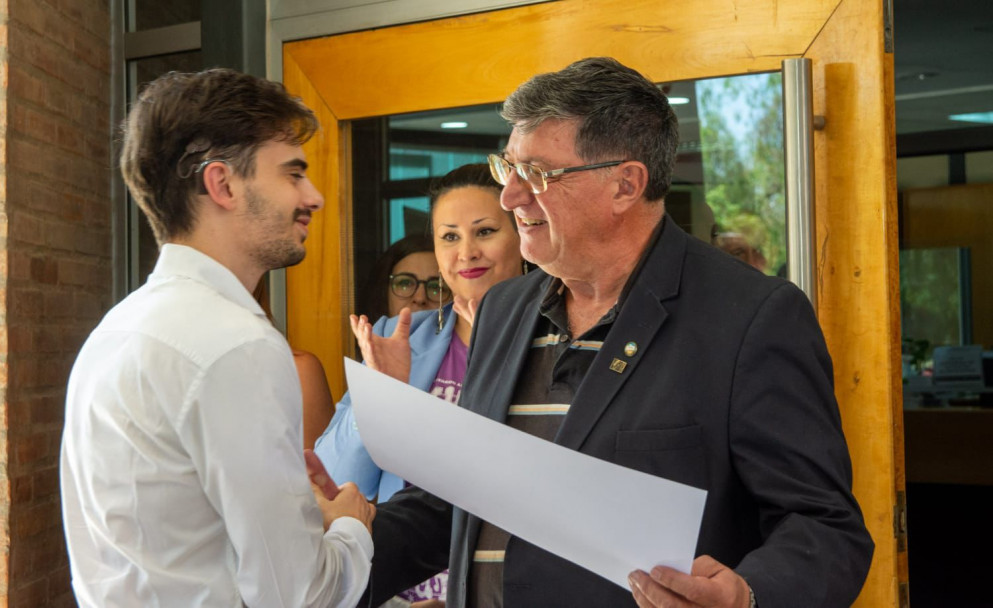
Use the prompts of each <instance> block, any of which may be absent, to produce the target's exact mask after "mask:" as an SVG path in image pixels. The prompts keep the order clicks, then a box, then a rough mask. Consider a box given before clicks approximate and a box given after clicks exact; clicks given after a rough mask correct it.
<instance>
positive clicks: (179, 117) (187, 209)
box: [121, 68, 319, 245]
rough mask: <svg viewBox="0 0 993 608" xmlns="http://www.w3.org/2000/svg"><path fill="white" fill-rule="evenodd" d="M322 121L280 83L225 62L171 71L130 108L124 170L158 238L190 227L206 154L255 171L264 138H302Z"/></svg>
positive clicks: (244, 171)
mask: <svg viewBox="0 0 993 608" xmlns="http://www.w3.org/2000/svg"><path fill="white" fill-rule="evenodd" d="M318 127H319V125H318V122H317V118H316V117H315V116H314V113H313V112H311V110H310V109H309V108H308V107H307V106H305V105H303V103H302V102H301V101H300V100H299V99H296V98H294V97H291V96H290V95H289V94H287V92H286V89H285V88H283V85H282V84H280V83H278V82H272V81H269V80H263V79H261V78H256V77H254V76H249V75H248V74H242V73H241V72H236V71H234V70H229V69H223V68H217V69H212V70H206V71H203V72H196V73H180V72H171V73H169V74H166V75H164V76H162V77H160V78H158V79H156V80H155V81H153V82H152V83H150V84H149V85H148V86H147V87H145V89H144V90H143V91H142V92H141V94H140V95H139V96H138V99H137V101H135V104H134V106H133V107H132V108H131V112H130V113H129V114H128V118H127V120H126V121H125V123H124V125H123V131H124V146H123V149H122V151H121V173H122V174H123V176H124V181H125V183H126V184H127V186H128V189H129V190H130V191H131V195H132V196H134V198H135V201H136V202H137V203H138V207H140V208H141V210H142V211H143V212H144V213H145V216H146V217H147V218H148V222H149V224H151V226H152V231H153V232H154V233H155V239H156V240H157V241H158V242H159V244H160V245H161V244H162V243H164V242H166V241H168V240H169V239H171V238H174V237H176V236H180V235H183V234H186V233H188V232H189V231H190V229H191V228H192V227H193V221H194V219H195V217H194V216H195V211H194V207H193V203H192V199H193V196H194V195H195V194H197V192H199V189H200V169H202V167H201V166H200V165H201V163H202V162H203V161H205V160H208V159H211V160H225V161H227V162H228V164H229V165H230V166H231V168H232V170H233V171H234V172H235V174H237V175H240V176H242V177H252V175H253V174H254V168H255V166H254V161H255V151H256V150H257V149H258V147H259V146H260V145H261V144H263V143H265V142H268V141H273V140H276V141H285V142H287V143H292V144H295V145H300V144H303V143H304V142H306V141H307V140H308V139H310V137H311V136H312V135H313V134H314V133H315V132H316V131H317V129H318Z"/></svg>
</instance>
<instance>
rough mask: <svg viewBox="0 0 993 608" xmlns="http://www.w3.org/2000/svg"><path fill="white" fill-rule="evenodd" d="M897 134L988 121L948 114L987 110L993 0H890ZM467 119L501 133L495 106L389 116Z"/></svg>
mask: <svg viewBox="0 0 993 608" xmlns="http://www.w3.org/2000/svg"><path fill="white" fill-rule="evenodd" d="M893 5H894V7H893V12H894V46H895V53H894V63H895V92H896V122H897V125H896V126H897V134H900V135H903V134H909V133H922V132H929V131H947V130H951V129H961V128H966V127H981V126H987V127H988V126H990V125H989V123H986V124H983V123H975V122H960V121H954V120H950V119H949V118H948V117H949V115H952V114H965V113H978V112H988V113H993V0H953V1H950V2H940V3H939V2H937V1H936V0H893ZM667 92H668V94H669V96H670V97H673V96H677V95H678V96H684V97H688V98H689V99H690V103H689V104H687V105H682V106H675V109H676V114H677V116H678V117H679V121H680V131H681V136H682V137H681V140H682V141H683V142H684V143H685V144H689V145H690V146H692V142H695V141H696V140H697V139H698V138H697V135H696V100H695V92H694V87H693V84H692V83H690V82H681V83H671V84H669V85H668V91H667ZM448 120H462V121H465V122H468V123H469V126H468V127H467V128H465V129H461V130H460V131H459V132H461V133H476V134H479V133H485V134H496V135H500V134H506V133H508V132H509V129H508V128H507V125H506V123H505V122H504V121H503V119H501V118H500V116H499V114H498V113H497V110H496V106H483V107H476V108H465V109H460V110H443V111H436V112H423V113H419V114H412V115H407V116H399V117H394V118H393V119H391V123H390V124H391V127H392V128H394V129H410V130H417V131H441V130H442V129H441V128H440V124H441V122H444V121H448Z"/></svg>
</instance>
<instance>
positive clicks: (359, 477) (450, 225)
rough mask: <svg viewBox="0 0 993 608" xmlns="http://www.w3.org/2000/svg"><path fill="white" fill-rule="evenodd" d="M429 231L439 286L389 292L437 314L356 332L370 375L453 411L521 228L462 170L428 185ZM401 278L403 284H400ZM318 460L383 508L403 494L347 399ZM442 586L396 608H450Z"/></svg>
mask: <svg viewBox="0 0 993 608" xmlns="http://www.w3.org/2000/svg"><path fill="white" fill-rule="evenodd" d="M431 225H432V232H433V242H434V257H435V259H436V260H437V268H438V269H439V270H440V281H439V282H437V283H436V282H434V281H432V280H431V278H427V279H424V278H422V277H420V276H418V277H410V276H403V275H402V274H401V273H399V272H393V274H392V276H393V279H391V282H390V286H391V287H390V289H391V293H393V294H395V295H396V294H397V292H398V291H399V292H400V294H399V295H401V296H402V295H403V294H406V293H412V292H413V291H418V292H420V291H421V290H422V288H423V290H424V291H425V292H426V297H427V298H428V299H429V300H431V301H433V302H434V303H435V305H436V306H437V308H436V309H434V310H432V311H430V312H425V311H422V312H414V313H413V314H412V313H411V311H410V310H408V309H406V308H405V309H403V310H402V311H401V312H400V313H399V315H398V316H395V317H391V318H389V319H387V318H382V319H380V320H379V321H378V322H376V323H375V325H373V324H371V323H370V322H369V319H368V317H366V316H365V315H363V316H361V317H356V316H354V315H353V316H352V319H351V320H352V331H353V332H354V333H355V336H356V338H357V339H358V342H359V347H360V348H361V349H362V356H363V359H364V361H365V363H366V365H368V366H369V367H372V368H373V369H377V370H379V371H382V372H384V373H387V374H389V375H391V376H393V377H395V378H398V379H400V380H404V381H407V382H409V383H410V384H411V385H413V386H416V387H418V388H420V389H422V390H424V391H427V392H430V393H432V394H433V395H435V396H437V397H439V398H442V399H445V400H446V401H450V402H452V403H455V402H457V401H458V397H459V393H460V391H461V388H462V378H463V376H464V375H465V370H466V353H467V350H468V345H469V337H470V334H471V332H472V314H473V313H474V311H475V309H476V305H477V304H478V303H479V302H480V300H482V298H483V296H484V295H485V294H486V292H487V291H488V290H489V288H490V287H492V286H493V285H495V284H496V283H498V282H500V281H503V280H505V279H509V278H511V277H515V276H519V275H520V274H522V272H523V269H524V265H523V259H522V258H521V253H520V237H519V236H518V235H517V229H516V225H515V223H514V221H513V220H512V218H511V217H510V215H509V213H507V212H506V211H504V210H503V209H502V208H501V207H500V185H499V184H498V183H496V182H495V181H494V180H493V177H492V175H491V173H490V169H489V167H488V166H487V165H485V164H477V165H465V166H463V167H460V168H458V169H455V170H453V171H451V172H450V173H448V174H447V175H445V176H444V177H442V178H439V179H438V180H437V181H436V182H435V183H434V184H433V185H432V188H431ZM398 276H400V277H401V278H402V279H403V280H402V281H399V282H398V281H397V277H398ZM449 293H451V294H453V295H454V298H455V303H454V305H453V304H448V305H442V303H443V302H445V301H446V300H447V299H448V296H449ZM386 336H389V337H388V338H387V337H386ZM411 432H412V433H416V432H417V431H416V429H411ZM314 451H315V452H316V453H317V455H318V456H319V457H320V458H321V460H322V461H323V462H324V465H325V467H326V468H327V470H328V473H330V475H331V477H332V479H334V480H335V481H336V482H344V481H352V482H354V483H355V484H356V485H357V486H358V487H359V490H360V491H361V492H362V493H363V494H365V495H366V496H367V497H368V498H370V499H372V498H375V497H378V500H379V501H380V502H383V501H386V500H388V499H389V498H390V496H392V495H393V493H394V492H396V491H397V490H400V489H402V488H403V487H404V485H405V484H404V481H403V480H402V479H400V478H399V477H397V476H396V475H394V474H392V473H390V472H389V471H383V470H381V469H379V467H377V466H376V465H375V463H373V461H372V459H371V458H370V457H369V453H368V452H367V451H366V450H365V447H364V446H363V445H362V440H361V438H360V437H359V435H358V430H357V429H356V426H355V421H354V417H353V413H352V408H351V400H350V399H349V396H348V394H346V395H345V397H344V398H343V399H342V401H341V402H340V403H339V404H338V409H337V412H336V413H335V416H334V419H333V420H332V421H331V424H330V425H329V426H328V429H327V430H326V431H325V432H324V435H323V436H321V438H320V439H318V441H317V445H316V447H315V448H314ZM445 580H446V577H445V576H444V575H442V576H438V577H435V578H433V579H431V580H429V581H425V582H424V583H422V584H421V585H419V586H418V587H415V588H413V589H411V590H409V591H407V592H405V593H404V594H402V595H401V596H399V597H402V598H403V600H398V601H397V603H396V604H395V605H398V606H400V605H405V603H404V602H408V601H415V602H417V601H420V600H432V599H437V598H441V599H444V597H445V588H444V586H445ZM415 605H416V604H415ZM423 605H424V606H429V605H432V604H423Z"/></svg>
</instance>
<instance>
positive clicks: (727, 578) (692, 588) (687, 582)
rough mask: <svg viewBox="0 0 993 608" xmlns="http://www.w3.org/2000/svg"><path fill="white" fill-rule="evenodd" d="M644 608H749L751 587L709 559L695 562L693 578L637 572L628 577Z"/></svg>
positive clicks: (675, 573) (658, 568)
mask: <svg viewBox="0 0 993 608" xmlns="http://www.w3.org/2000/svg"><path fill="white" fill-rule="evenodd" d="M628 583H629V584H630V585H631V592H632V593H633V594H634V599H635V601H636V602H638V606H640V607H641V608H696V607H698V606H699V607H701V608H703V607H706V608H748V603H749V591H748V583H746V582H745V579H743V578H741V577H740V576H738V574H737V573H736V572H735V571H734V570H732V569H730V568H728V567H727V566H725V565H724V564H722V563H720V562H718V561H717V560H715V559H714V558H712V557H710V556H709V555H701V556H700V557H698V558H696V559H695V560H693V568H692V571H691V574H684V573H682V572H679V571H678V570H673V569H672V568H666V567H664V566H656V567H655V568H652V573H651V574H650V575H649V574H648V573H646V572H643V571H641V570H635V571H634V572H632V573H631V574H630V575H629V576H628Z"/></svg>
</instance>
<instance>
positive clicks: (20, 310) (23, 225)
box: [0, 0, 112, 608]
mask: <svg viewBox="0 0 993 608" xmlns="http://www.w3.org/2000/svg"><path fill="white" fill-rule="evenodd" d="M109 5H110V3H109V2H107V1H106V0H0V294H2V296H3V297H0V408H2V409H0V414H2V415H3V418H2V419H0V447H2V450H0V515H2V521H0V542H2V545H0V550H2V551H3V553H2V554H0V608H2V607H3V606H8V605H9V606H11V607H22V606H25V607H27V606H46V607H47V606H54V607H58V606H72V605H74V600H73V597H72V593H71V590H70V587H69V570H68V563H67V559H66V552H65V541H64V536H63V533H62V522H61V511H60V505H59V486H58V458H59V444H60V441H61V433H62V422H63V405H64V399H65V384H66V380H67V378H68V374H69V369H70V367H71V366H72V362H73V360H74V358H75V355H76V352H77V351H78V349H79V347H80V345H81V344H82V342H83V340H84V339H85V337H86V335H87V334H88V333H89V331H90V330H91V329H92V328H93V326H94V325H96V323H97V322H98V321H99V319H100V317H101V316H102V314H103V312H104V311H106V310H107V309H108V308H109V307H110V305H111V297H112V296H111V232H110V207H109V205H110V180H111V175H112V173H111V171H112V167H111V158H110V142H111V131H112V129H111V125H110V124H109V115H110V42H109V41H110V15H109V10H110V7H109ZM4 154H5V155H6V158H4ZM2 444H5V445H2ZM4 473H5V474H6V475H5V476H4Z"/></svg>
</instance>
